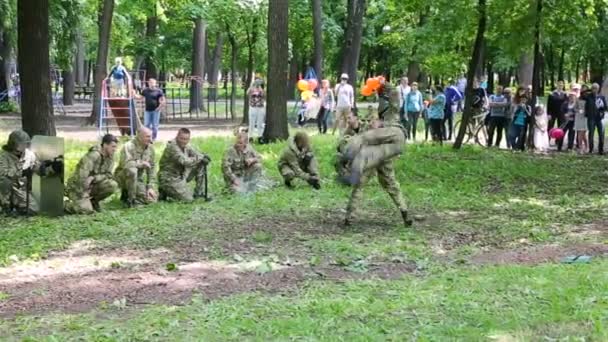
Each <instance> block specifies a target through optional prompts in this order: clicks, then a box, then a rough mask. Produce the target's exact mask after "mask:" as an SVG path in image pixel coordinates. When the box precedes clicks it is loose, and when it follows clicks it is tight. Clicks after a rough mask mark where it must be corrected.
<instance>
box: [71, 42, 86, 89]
mask: <svg viewBox="0 0 608 342" xmlns="http://www.w3.org/2000/svg"><path fill="white" fill-rule="evenodd" d="M85 63H86V51H85V43H84V37H83V34H82V31H80V30H78V31H77V32H76V56H74V73H75V81H76V84H78V85H79V86H83V85H84V84H85V82H86V72H85V69H86V67H85Z"/></svg>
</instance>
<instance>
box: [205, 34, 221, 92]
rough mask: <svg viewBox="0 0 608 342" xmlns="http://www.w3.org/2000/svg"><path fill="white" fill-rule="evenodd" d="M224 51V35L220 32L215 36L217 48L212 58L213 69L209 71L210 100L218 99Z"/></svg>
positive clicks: (214, 49)
mask: <svg viewBox="0 0 608 342" xmlns="http://www.w3.org/2000/svg"><path fill="white" fill-rule="evenodd" d="M223 51H224V34H223V33H222V32H220V31H218V32H217V33H216V36H215V47H214V48H213V55H212V58H211V69H210V70H209V72H208V74H209V83H210V88H209V91H208V96H209V99H213V100H216V99H217V93H218V91H217V89H218V77H219V75H220V66H221V64H222V53H223Z"/></svg>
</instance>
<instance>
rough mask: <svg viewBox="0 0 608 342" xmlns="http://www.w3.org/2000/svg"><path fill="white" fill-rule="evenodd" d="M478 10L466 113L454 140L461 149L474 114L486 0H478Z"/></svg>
mask: <svg viewBox="0 0 608 342" xmlns="http://www.w3.org/2000/svg"><path fill="white" fill-rule="evenodd" d="M478 1H479V2H478V5H477V11H478V12H479V22H478V25H477V36H476V37H475V45H474V46H473V56H471V60H470V61H469V70H468V71H467V87H466V90H465V102H464V113H463V115H462V123H461V124H460V130H459V131H458V135H457V136H456V140H455V141H454V148H455V149H459V148H460V147H461V146H462V140H463V139H464V134H465V132H466V129H467V127H468V125H469V121H470V120H471V117H472V116H473V110H472V104H473V96H474V94H473V81H474V79H475V67H476V66H477V65H478V64H479V61H480V60H481V49H482V47H483V41H484V35H485V31H486V20H487V17H486V16H487V14H486V0H478Z"/></svg>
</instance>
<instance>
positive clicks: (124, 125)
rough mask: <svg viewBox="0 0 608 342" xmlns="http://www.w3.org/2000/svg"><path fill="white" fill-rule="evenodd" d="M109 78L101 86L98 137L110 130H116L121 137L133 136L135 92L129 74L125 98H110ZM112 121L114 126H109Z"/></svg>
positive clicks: (135, 114) (135, 118) (134, 127)
mask: <svg viewBox="0 0 608 342" xmlns="http://www.w3.org/2000/svg"><path fill="white" fill-rule="evenodd" d="M108 81H109V78H105V79H104V80H103V81H102V86H101V111H100V115H99V127H98V133H99V136H102V135H103V134H105V133H109V132H110V129H112V128H117V129H118V130H119V131H120V134H121V135H131V136H132V135H134V133H135V129H136V120H137V119H138V118H137V113H136V108H135V101H134V100H135V99H134V95H135V91H134V89H133V80H132V78H131V75H130V74H127V79H126V81H127V84H126V87H127V92H126V95H127V96H126V97H116V96H112V95H111V94H112V92H111V91H110V90H111V89H110V86H109V85H108ZM112 120H114V122H115V123H116V124H115V125H111V121H112Z"/></svg>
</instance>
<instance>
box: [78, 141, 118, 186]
mask: <svg viewBox="0 0 608 342" xmlns="http://www.w3.org/2000/svg"><path fill="white" fill-rule="evenodd" d="M113 169H114V158H108V157H105V156H104V155H103V154H102V152H101V147H99V146H93V147H91V148H90V149H89V152H87V154H85V155H84V157H82V159H80V161H79V162H78V164H77V165H76V169H75V170H74V172H73V173H72V176H71V177H70V179H69V180H68V184H67V191H68V192H77V193H82V192H84V190H85V189H86V187H87V183H89V182H90V181H89V180H88V179H89V178H91V177H93V178H94V181H96V182H99V181H101V180H103V179H112V178H113V177H112V170H113Z"/></svg>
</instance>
